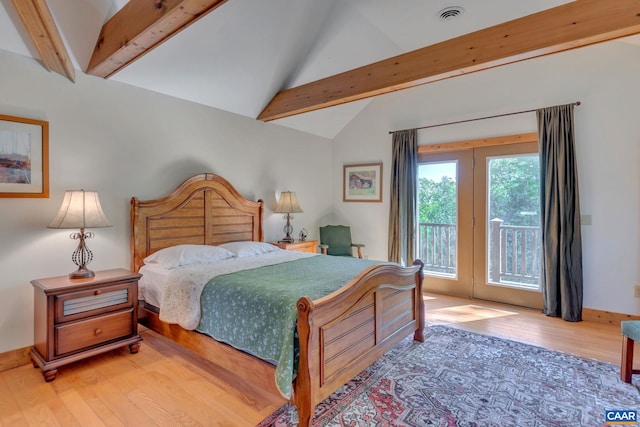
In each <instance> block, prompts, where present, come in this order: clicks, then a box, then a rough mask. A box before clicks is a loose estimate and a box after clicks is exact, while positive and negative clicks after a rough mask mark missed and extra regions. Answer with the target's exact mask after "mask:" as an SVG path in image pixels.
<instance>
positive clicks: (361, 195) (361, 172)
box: [342, 163, 382, 202]
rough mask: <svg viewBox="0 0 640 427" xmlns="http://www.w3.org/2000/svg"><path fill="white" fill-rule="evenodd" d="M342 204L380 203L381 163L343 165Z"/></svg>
mask: <svg viewBox="0 0 640 427" xmlns="http://www.w3.org/2000/svg"><path fill="white" fill-rule="evenodd" d="M343 180H344V181H343V185H342V188H343V193H342V201H344V202H382V163H365V164H360V165H344V174H343Z"/></svg>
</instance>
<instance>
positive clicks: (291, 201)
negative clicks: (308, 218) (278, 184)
mask: <svg viewBox="0 0 640 427" xmlns="http://www.w3.org/2000/svg"><path fill="white" fill-rule="evenodd" d="M274 212H275V213H301V212H302V208H301V207H300V204H299V203H298V198H297V197H296V193H295V191H283V192H282V193H280V200H278V206H277V207H276V210H275V211H274Z"/></svg>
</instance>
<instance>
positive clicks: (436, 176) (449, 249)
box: [417, 150, 473, 297]
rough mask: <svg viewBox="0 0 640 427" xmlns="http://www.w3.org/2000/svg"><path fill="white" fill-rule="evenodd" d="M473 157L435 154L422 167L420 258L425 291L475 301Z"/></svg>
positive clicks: (423, 160)
mask: <svg viewBox="0 0 640 427" xmlns="http://www.w3.org/2000/svg"><path fill="white" fill-rule="evenodd" d="M471 158H472V156H471V151H469V150H467V151H456V152H446V153H433V154H429V155H425V156H421V157H420V164H419V166H418V252H417V253H418V257H419V258H420V259H422V260H423V262H424V263H425V266H424V274H425V279H424V289H425V290H428V291H434V292H440V293H446V294H450V295H458V296H465V297H469V296H471V274H472V266H471V262H472V245H471V238H472V232H471V230H472V216H471V210H472V199H471V197H472V188H473V187H472V185H471V184H472V180H471V178H472V176H471V173H470V170H471V167H470V166H471Z"/></svg>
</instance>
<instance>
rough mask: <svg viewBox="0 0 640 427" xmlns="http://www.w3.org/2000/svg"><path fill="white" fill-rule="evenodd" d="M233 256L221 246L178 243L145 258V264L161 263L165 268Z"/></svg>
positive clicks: (204, 262)
mask: <svg viewBox="0 0 640 427" xmlns="http://www.w3.org/2000/svg"><path fill="white" fill-rule="evenodd" d="M231 257H233V253H232V252H229V251H228V250H226V249H224V248H221V247H219V246H209V245H177V246H170V247H168V248H164V249H160V250H159V251H157V252H154V253H152V254H151V255H149V256H148V257H146V258H145V259H144V263H145V264H159V265H161V266H163V267H164V268H175V267H179V266H181V265H189V264H206V263H210V262H214V261H221V260H224V259H227V258H231Z"/></svg>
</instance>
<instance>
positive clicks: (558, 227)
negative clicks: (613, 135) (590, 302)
mask: <svg viewBox="0 0 640 427" xmlns="http://www.w3.org/2000/svg"><path fill="white" fill-rule="evenodd" d="M573 108H574V104H570V105H560V106H555V107H549V108H542V109H540V110H537V112H536V114H537V118H538V143H539V145H540V208H541V226H542V259H541V272H540V280H541V285H542V296H543V298H544V313H545V314H546V315H548V316H553V317H562V318H563V319H564V320H568V321H572V322H578V321H580V320H582V238H581V233H580V200H579V197H578V170H577V165H576V159H575V147H574V135H575V133H574V126H573Z"/></svg>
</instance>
